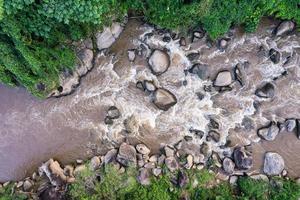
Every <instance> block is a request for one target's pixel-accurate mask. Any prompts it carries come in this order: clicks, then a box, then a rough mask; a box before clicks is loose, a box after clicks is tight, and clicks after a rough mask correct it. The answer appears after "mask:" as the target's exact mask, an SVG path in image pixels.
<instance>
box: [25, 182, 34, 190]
mask: <svg viewBox="0 0 300 200" xmlns="http://www.w3.org/2000/svg"><path fill="white" fill-rule="evenodd" d="M32 187H33V183H32V182H31V181H29V180H25V181H24V184H23V190H24V191H25V192H28V191H30V190H31V189H32Z"/></svg>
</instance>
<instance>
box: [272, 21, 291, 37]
mask: <svg viewBox="0 0 300 200" xmlns="http://www.w3.org/2000/svg"><path fill="white" fill-rule="evenodd" d="M295 28H296V24H295V23H294V22H292V21H283V22H281V23H280V24H279V25H278V26H277V27H276V28H275V30H274V34H275V35H276V36H284V35H287V34H289V33H291V32H292V31H294V30H295Z"/></svg>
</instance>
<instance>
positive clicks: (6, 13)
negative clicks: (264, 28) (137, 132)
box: [0, 0, 300, 97]
mask: <svg viewBox="0 0 300 200" xmlns="http://www.w3.org/2000/svg"><path fill="white" fill-rule="evenodd" d="M127 11H130V13H134V14H136V15H144V16H145V18H146V20H147V21H149V22H151V23H154V24H156V25H159V26H160V27H163V28H168V29H179V30H182V31H186V30H188V29H190V28H193V27H197V26H199V25H201V26H203V28H204V29H205V30H206V31H207V32H208V34H209V36H210V37H211V38H212V39H215V38H217V37H219V36H220V35H222V34H224V33H225V32H226V31H228V29H229V28H230V27H231V26H232V25H236V24H239V25H243V26H244V27H245V30H246V31H254V30H255V29H256V27H257V25H258V23H259V20H260V18H261V17H262V16H275V17H278V18H281V19H292V20H294V21H296V22H297V23H298V24H299V23H300V9H299V0H232V1H227V0H142V1H141V0H77V1H73V0H64V1H59V0H43V1H41V0H0V81H1V82H3V83H6V84H8V85H12V86H15V85H22V86H25V87H26V88H27V89H28V90H29V91H30V92H32V93H33V94H34V95H36V96H39V97H45V96H46V95H47V94H49V92H50V91H51V90H53V89H54V88H56V87H57V86H58V80H59V79H58V75H59V74H60V73H61V71H63V70H65V69H67V68H69V69H70V68H72V67H73V66H74V63H75V62H76V59H75V58H76V56H75V55H74V51H73V50H72V46H71V45H70V41H72V40H77V39H79V38H82V37H86V36H87V35H89V34H91V33H93V31H95V30H98V29H101V27H103V25H107V24H110V23H111V21H113V20H117V19H119V18H121V17H122V16H123V15H124V14H125V13H126V12H127Z"/></svg>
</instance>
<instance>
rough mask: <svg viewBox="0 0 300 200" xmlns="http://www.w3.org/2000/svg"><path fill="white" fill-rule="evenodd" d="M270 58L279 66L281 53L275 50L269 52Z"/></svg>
mask: <svg viewBox="0 0 300 200" xmlns="http://www.w3.org/2000/svg"><path fill="white" fill-rule="evenodd" d="M269 57H270V60H271V61H272V62H273V63H274V64H277V63H279V61H280V53H279V52H278V51H276V50H275V49H273V48H272V49H270V51H269Z"/></svg>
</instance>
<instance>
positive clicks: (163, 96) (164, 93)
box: [152, 88, 177, 111]
mask: <svg viewBox="0 0 300 200" xmlns="http://www.w3.org/2000/svg"><path fill="white" fill-rule="evenodd" d="M152 102H153V103H154V105H156V107H157V108H159V109H161V110H164V111H167V110H169V109H170V108H171V107H172V106H174V105H175V104H176V103H177V98H176V96H175V95H174V94H173V93H171V92H170V91H169V90H166V89H163V88H159V89H157V90H155V92H154V94H153V99H152Z"/></svg>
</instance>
